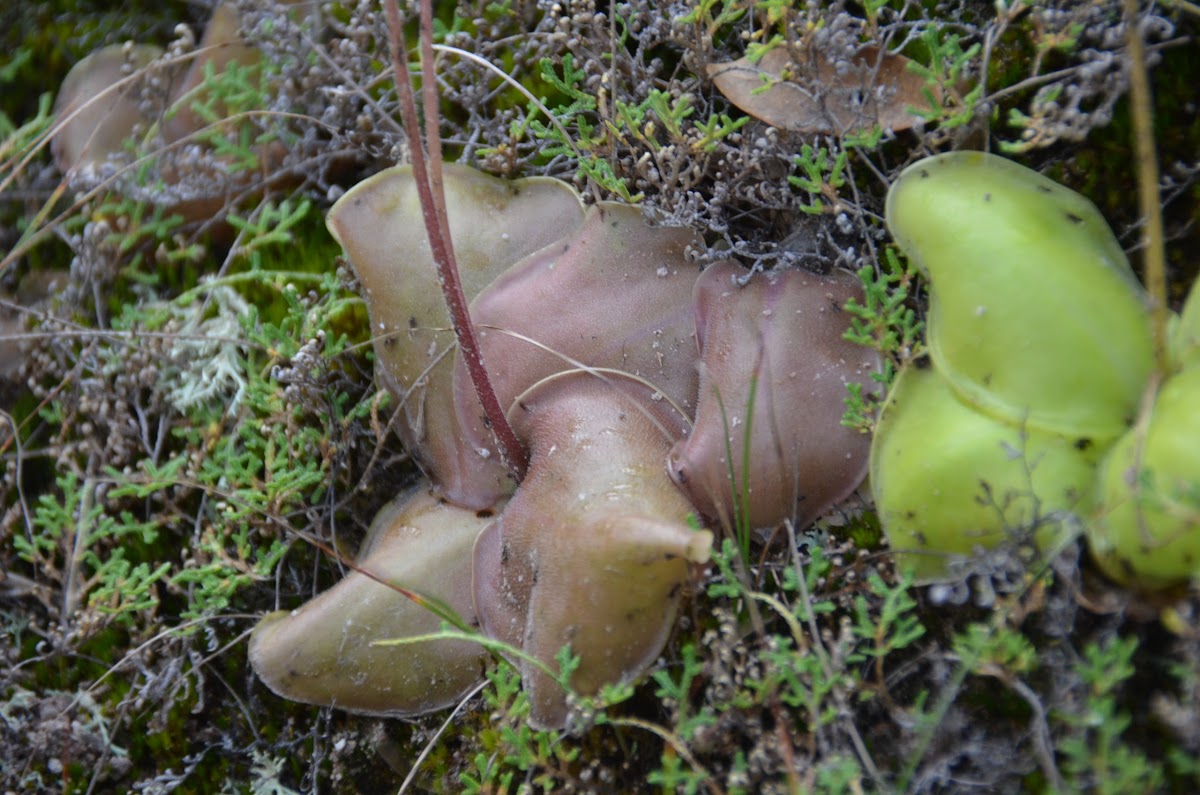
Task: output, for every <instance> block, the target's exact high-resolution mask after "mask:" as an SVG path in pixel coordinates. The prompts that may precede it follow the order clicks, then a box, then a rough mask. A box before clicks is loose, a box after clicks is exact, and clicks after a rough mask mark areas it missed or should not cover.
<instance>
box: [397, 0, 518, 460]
mask: <svg viewBox="0 0 1200 795" xmlns="http://www.w3.org/2000/svg"><path fill="white" fill-rule="evenodd" d="M383 6H384V12H385V14H386V16H387V23H388V43H389V45H390V49H391V54H392V66H393V68H394V69H395V73H396V94H397V97H398V99H399V103H400V118H401V121H402V122H403V124H404V132H405V133H406V134H407V135H408V140H409V149H410V150H411V157H412V168H413V176H414V178H415V181H416V184H417V194H418V196H419V198H420V202H421V215H422V217H423V218H424V221H425V231H426V234H428V235H429V247H430V250H431V252H432V254H433V259H434V262H436V263H437V268H438V281H439V282H440V283H441V285H442V293H443V294H444V295H445V297H446V308H447V309H448V310H449V312H450V318H451V320H452V321H453V323H454V334H455V336H456V337H457V338H458V350H459V353H460V354H461V355H462V357H463V362H464V363H465V364H466V367H467V372H468V373H469V374H470V376H471V384H472V385H473V386H474V387H475V392H476V394H477V395H479V402H480V403H481V404H483V411H484V414H485V415H486V417H487V421H488V423H489V425H490V426H491V429H492V433H494V434H495V436H496V441H497V443H498V444H499V446H500V455H501V457H502V458H503V460H504V462H505V464H506V465H507V466H508V467H509V469H511V470H512V471H513V472H514V473H515V474H516V476H517V478H518V479H520V478H521V477H523V476H524V474H525V469H526V467H527V465H528V457H527V456H526V454H525V449H524V448H523V447H522V446H521V443H520V441H518V440H517V436H516V434H514V433H513V430H512V427H511V426H510V425H509V424H508V419H507V418H506V416H505V413H504V409H503V408H502V407H501V406H500V401H499V400H498V399H497V398H496V391H495V389H493V388H492V382H491V379H490V378H489V377H488V373H487V367H486V366H485V365H484V361H483V356H482V354H481V353H480V350H479V343H478V341H477V339H476V337H475V327H474V325H473V324H472V322H471V315H470V312H469V310H468V308H467V299H466V296H465V295H464V294H463V289H462V282H460V281H459V278H458V264H457V261H456V260H455V259H454V248H453V245H452V243H451V240H450V224H449V221H448V219H447V218H446V196H445V192H444V191H443V189H442V147H441V136H440V132H439V130H438V108H437V86H436V85H435V82H434V77H433V75H434V65H433V8H432V4H431V3H430V0H422V2H421V30H420V40H421V73H422V78H421V84H422V96H423V100H424V106H425V125H426V132H425V141H424V145H423V144H422V140H421V128H420V123H419V121H418V119H417V104H416V98H415V97H414V95H413V88H412V81H411V78H410V76H409V73H408V64H407V61H406V60H405V55H404V46H403V41H404V31H403V27H402V24H401V20H400V9H399V0H384V3H383ZM425 147H428V150H429V164H428V166H429V167H428V168H427V167H426V161H425Z"/></svg>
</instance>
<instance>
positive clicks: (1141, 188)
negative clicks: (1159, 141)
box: [1125, 0, 1169, 373]
mask: <svg viewBox="0 0 1200 795" xmlns="http://www.w3.org/2000/svg"><path fill="white" fill-rule="evenodd" d="M1125 35H1126V40H1127V42H1128V49H1129V100H1130V104H1131V108H1130V110H1131V114H1132V116H1133V140H1134V153H1135V156H1136V158H1137V182H1138V204H1139V205H1140V206H1139V209H1140V211H1141V214H1142V216H1143V217H1144V218H1145V219H1146V221H1145V223H1144V224H1143V225H1142V252H1143V256H1144V258H1145V259H1144V263H1145V280H1146V290H1147V291H1148V292H1149V293H1150V313H1151V318H1152V320H1151V322H1152V324H1153V326H1152V328H1153V333H1154V358H1155V362H1156V364H1157V366H1158V372H1159V373H1166V372H1167V370H1168V369H1169V362H1168V360H1167V359H1168V357H1167V258H1166V253H1165V252H1164V250H1163V220H1162V203H1161V201H1160V199H1159V195H1158V156H1157V154H1156V153H1155V151H1154V109H1153V103H1152V100H1151V95H1150V76H1149V73H1148V70H1147V69H1146V47H1145V43H1144V42H1143V41H1142V31H1141V27H1140V26H1139V25H1138V4H1137V0H1125Z"/></svg>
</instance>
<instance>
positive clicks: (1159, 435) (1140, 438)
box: [1087, 366, 1200, 589]
mask: <svg viewBox="0 0 1200 795" xmlns="http://www.w3.org/2000/svg"><path fill="white" fill-rule="evenodd" d="M1198 407H1200V367H1195V366H1192V367H1189V368H1188V369H1185V370H1184V371H1183V372H1181V373H1178V374H1177V375H1174V376H1172V377H1170V378H1168V379H1167V380H1166V382H1165V383H1164V384H1163V385H1162V388H1161V389H1160V390H1159V393H1158V395H1157V397H1156V399H1155V401H1154V407H1153V409H1152V410H1151V414H1150V416H1149V418H1148V420H1147V421H1146V423H1145V424H1144V426H1143V423H1139V424H1138V425H1137V426H1135V427H1134V428H1132V429H1131V430H1129V431H1128V432H1127V433H1126V434H1125V435H1124V436H1122V437H1121V439H1120V440H1118V441H1117V443H1116V444H1115V445H1114V446H1113V448H1112V449H1111V450H1110V451H1109V453H1108V455H1107V456H1106V457H1105V459H1104V461H1103V462H1102V463H1101V465H1100V470H1099V477H1098V482H1097V489H1098V500H1097V501H1098V505H1097V508H1096V514H1095V517H1094V518H1093V521H1092V522H1091V523H1090V524H1089V525H1088V528H1087V538H1088V542H1089V544H1090V546H1091V551H1092V555H1093V557H1094V558H1095V559H1096V562H1097V563H1099V564H1100V567H1101V568H1102V569H1103V570H1104V571H1105V572H1106V573H1107V574H1108V575H1109V576H1110V577H1112V578H1113V579H1114V580H1117V581H1119V582H1122V583H1133V584H1136V585H1139V586H1141V587H1143V588H1152V589H1153V588H1165V587H1168V586H1172V585H1179V584H1182V583H1184V582H1187V581H1188V580H1189V579H1197V578H1200V410H1197V409H1198Z"/></svg>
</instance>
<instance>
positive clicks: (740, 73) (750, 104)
mask: <svg viewBox="0 0 1200 795" xmlns="http://www.w3.org/2000/svg"><path fill="white" fill-rule="evenodd" d="M909 62H910V61H909V59H908V58H905V57H904V56H903V55H894V54H892V53H889V52H883V51H881V50H880V49H879V48H877V47H863V48H862V49H860V50H859V51H858V53H857V54H856V55H855V56H854V58H852V59H850V60H842V61H835V60H833V59H830V58H829V57H828V56H827V55H826V54H824V53H819V52H815V53H813V54H812V56H811V57H810V58H808V59H807V63H800V62H796V61H794V60H793V58H792V54H791V52H789V50H788V49H787V48H785V47H777V48H775V49H773V50H771V51H770V52H768V53H767V54H766V55H764V56H763V57H762V58H761V59H760V60H759V61H758V63H752V62H751V61H750V60H749V59H747V58H739V59H738V60H736V61H730V62H728V63H722V64H711V65H709V67H708V76H709V78H710V79H711V80H712V81H713V83H714V84H715V85H716V87H717V89H718V90H719V91H720V92H721V93H722V94H724V95H725V98H726V99H728V100H729V101H730V102H732V103H733V104H734V105H736V106H737V107H739V108H741V109H742V110H743V111H745V112H746V113H748V114H750V115H751V116H753V117H755V118H757V119H760V120H762V121H765V122H766V123H767V124H770V125H772V126H773V127H779V128H781V129H784V130H791V131H793V132H800V133H808V134H811V135H835V134H836V135H845V134H847V133H852V132H857V131H861V130H867V129H870V128H871V127H873V126H874V125H875V124H877V123H878V124H879V125H881V126H882V127H884V128H885V129H892V130H907V129H908V128H910V127H912V126H913V125H914V124H916V123H917V121H919V120H920V116H918V115H916V114H914V113H912V112H910V110H909V109H910V108H929V107H930V105H929V98H928V97H927V96H926V94H925V80H924V78H922V77H921V76H920V75H918V74H916V73H914V72H911V71H909V69H908V64H909ZM785 73H786V74H787V77H786V78H784V77H783V76H784V74H785ZM764 86H767V88H765V89H764Z"/></svg>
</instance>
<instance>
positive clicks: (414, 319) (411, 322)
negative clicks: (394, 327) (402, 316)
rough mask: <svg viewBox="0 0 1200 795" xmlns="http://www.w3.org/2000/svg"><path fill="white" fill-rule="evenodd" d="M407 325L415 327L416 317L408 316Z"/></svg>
mask: <svg viewBox="0 0 1200 795" xmlns="http://www.w3.org/2000/svg"><path fill="white" fill-rule="evenodd" d="M408 327H409V328H416V327H417V319H416V318H415V317H410V318H409V319H408Z"/></svg>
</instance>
